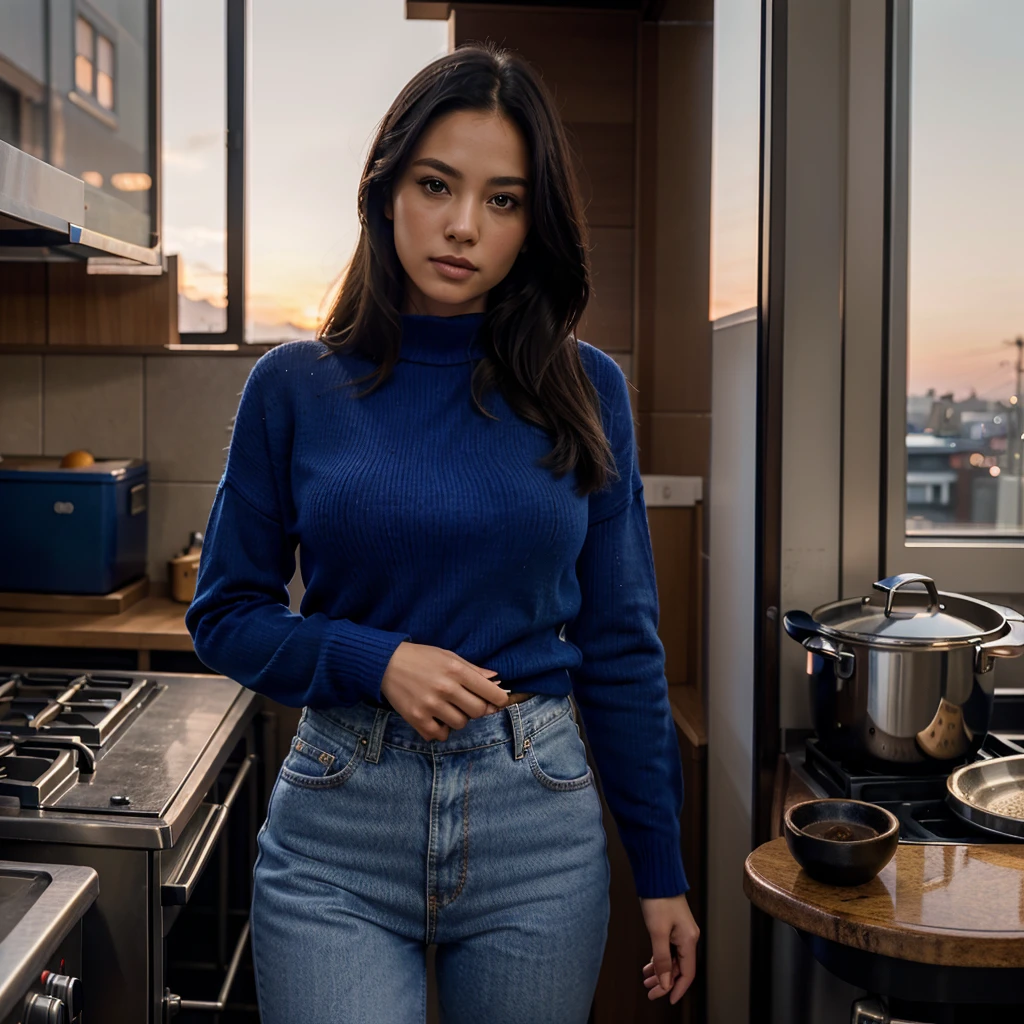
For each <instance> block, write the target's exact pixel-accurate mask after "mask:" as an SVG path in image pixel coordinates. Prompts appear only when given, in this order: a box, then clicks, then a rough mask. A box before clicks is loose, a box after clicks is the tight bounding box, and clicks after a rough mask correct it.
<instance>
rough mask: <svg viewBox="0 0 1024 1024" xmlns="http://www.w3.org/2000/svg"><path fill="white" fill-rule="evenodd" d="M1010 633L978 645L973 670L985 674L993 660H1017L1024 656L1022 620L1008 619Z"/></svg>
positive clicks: (1023, 624) (1023, 627) (1023, 623)
mask: <svg viewBox="0 0 1024 1024" xmlns="http://www.w3.org/2000/svg"><path fill="white" fill-rule="evenodd" d="M1007 625H1008V626H1009V627H1010V631H1009V632H1008V633H1006V634H1005V635H1004V636H1001V637H999V638H998V639H996V640H989V642H988V643H987V644H979V645H978V647H977V655H976V657H975V669H976V671H978V672H987V671H988V670H989V668H990V667H991V665H992V659H993V658H1019V657H1020V656H1021V655H1022V654H1024V619H1008V620H1007Z"/></svg>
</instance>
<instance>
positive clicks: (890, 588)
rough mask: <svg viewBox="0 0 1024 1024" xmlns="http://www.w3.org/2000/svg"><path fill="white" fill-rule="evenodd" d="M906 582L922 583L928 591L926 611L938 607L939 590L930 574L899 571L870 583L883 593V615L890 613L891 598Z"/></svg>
mask: <svg viewBox="0 0 1024 1024" xmlns="http://www.w3.org/2000/svg"><path fill="white" fill-rule="evenodd" d="M908 583H923V584H924V585H925V588H926V589H927V591H928V611H931V610H932V609H933V608H938V607H939V591H938V588H937V587H936V586H935V580H933V579H932V578H931V576H925V575H924V574H923V573H919V572H901V573H899V574H898V575H896V576H887V577H886V578H885V579H884V580H879V581H878V582H877V583H872V584H871V586H873V587H874V588H875V590H881V591H882V592H883V593H884V594H885V616H886V618H888V617H889V616H890V615H892V599H893V598H894V597H895V596H896V591H897V590H899V589H900V587H905V586H906V585H907V584H908Z"/></svg>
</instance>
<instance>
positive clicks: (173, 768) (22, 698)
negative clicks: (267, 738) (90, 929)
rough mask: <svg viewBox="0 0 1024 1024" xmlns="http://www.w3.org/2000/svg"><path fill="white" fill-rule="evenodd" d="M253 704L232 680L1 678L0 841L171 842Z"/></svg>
mask: <svg viewBox="0 0 1024 1024" xmlns="http://www.w3.org/2000/svg"><path fill="white" fill-rule="evenodd" d="M257 699H258V698H257V696H256V694H254V693H252V692H251V691H248V690H245V689H244V688H243V687H241V686H240V685H239V684H238V683H235V682H234V681H232V680H230V679H227V678H225V677H224V676H203V675H187V674H179V673H144V672H121V673H99V672H95V673H87V672H75V671H72V670H52V669H48V670H42V671H31V670H19V669H0V839H3V838H15V837H17V838H43V837H46V838H50V839H53V840H55V841H67V839H66V835H65V833H66V832H67V830H69V829H70V830H71V831H73V832H74V833H75V835H76V841H88V842H97V843H101V842H110V841H112V839H113V837H115V836H116V839H117V841H118V842H119V843H124V844H126V845H142V846H147V847H162V846H166V845H170V843H171V841H172V840H173V838H174V830H175V828H176V825H177V823H178V822H179V819H180V818H181V816H182V814H184V813H185V811H186V810H187V811H188V814H191V813H192V810H193V809H194V806H193V805H194V803H195V790H196V789H197V787H199V786H200V785H202V786H203V787H204V788H205V787H206V786H209V784H210V782H209V780H208V779H204V778H203V773H204V771H206V770H207V768H206V767H205V766H206V765H207V763H208V762H211V759H212V758H215V757H216V756H217V754H218V753H219V752H220V751H221V750H222V748H223V744H224V743H225V742H226V741H227V740H229V739H230V737H231V736H232V735H234V734H235V733H236V732H238V731H239V730H240V729H241V728H242V726H243V725H244V721H243V720H245V721H247V720H248V719H249V718H251V716H252V714H254V713H255V708H254V706H253V702H254V701H255V700H257ZM86 823H88V824H89V825H90V828H89V829H88V835H89V838H88V839H87V840H86V839H81V838H80V837H81V835H84V834H85V833H84V832H83V830H82V828H81V826H82V825H83V824H86ZM133 829H134V831H135V833H137V835H135V836H134V838H132V837H131V836H130V835H129V833H130V832H131V831H132V830H133Z"/></svg>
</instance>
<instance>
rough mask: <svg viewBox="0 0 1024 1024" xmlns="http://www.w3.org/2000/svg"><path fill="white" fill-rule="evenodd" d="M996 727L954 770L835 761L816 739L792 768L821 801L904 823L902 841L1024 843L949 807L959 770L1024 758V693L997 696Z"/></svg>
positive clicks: (795, 756) (795, 755)
mask: <svg viewBox="0 0 1024 1024" xmlns="http://www.w3.org/2000/svg"><path fill="white" fill-rule="evenodd" d="M993 728H994V729H995V731H993V732H990V733H989V734H988V735H987V736H986V737H985V741H984V743H983V744H982V746H981V749H980V750H979V751H978V752H977V754H975V755H974V756H973V757H970V758H964V759H961V760H959V761H957V762H956V763H954V764H950V765H949V766H940V765H922V766H919V767H916V768H914V769H907V768H903V769H902V770H901V771H899V772H895V771H890V770H886V769H884V768H868V767H865V766H864V765H861V764H855V763H851V762H844V761H842V760H840V759H837V758H834V757H832V756H830V755H829V754H828V752H827V751H825V750H824V749H822V747H821V744H820V743H819V741H818V740H817V738H815V737H813V736H811V737H809V738H807V739H806V740H805V741H804V745H803V749H802V750H799V749H798V750H795V751H791V752H790V753H789V754H787V755H786V756H787V758H788V760H789V763H790V769H791V770H792V771H794V772H795V773H796V774H797V775H798V776H799V778H800V779H801V780H802V781H803V782H804V783H805V784H806V785H807V787H808V788H809V789H810V790H811V792H812V793H813V794H814V795H815V796H816V797H819V798H824V797H846V798H849V799H852V800H866V801H867V802H868V803H873V804H877V805H878V806H879V807H884V808H886V810H889V811H891V812H892V813H893V814H894V815H896V817H897V818H898V819H899V823H900V841H901V842H904V843H950V844H953V843H955V844H975V843H1001V842H1007V843H1011V842H1018V843H1019V842H1020V840H1019V839H1015V838H1011V837H1010V836H1000V835H997V834H995V833H992V832H986V831H984V830H982V829H979V828H976V827H975V826H973V825H971V824H970V823H969V822H966V821H964V820H963V819H962V818H961V817H960V816H959V815H957V814H955V813H954V812H953V811H952V810H951V809H950V808H949V806H948V805H947V803H946V780H947V778H948V777H949V774H950V772H952V771H953V770H954V769H955V768H959V767H960V766H961V765H963V764H967V763H968V762H970V761H979V760H985V759H987V758H992V757H1008V756H1010V755H1013V754H1024V692H1022V691H1019V690H1004V691H999V690H997V691H996V698H995V711H994V714H993Z"/></svg>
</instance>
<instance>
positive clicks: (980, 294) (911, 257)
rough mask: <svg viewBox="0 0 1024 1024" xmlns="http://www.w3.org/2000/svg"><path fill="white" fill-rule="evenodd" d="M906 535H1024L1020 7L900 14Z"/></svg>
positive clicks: (1006, 2)
mask: <svg viewBox="0 0 1024 1024" xmlns="http://www.w3.org/2000/svg"><path fill="white" fill-rule="evenodd" d="M909 27H910V32H909V103H908V116H909V127H908V138H909V159H908V177H907V190H908V203H907V217H908V221H907V229H908V242H907V256H906V287H907V318H906V335H907V429H906V453H907V466H906V469H907V473H906V475H907V516H906V534H907V537H908V538H910V537H939V536H944V537H950V538H953V537H960V538H964V537H979V536H1001V537H1020V536H1024V500H1022V497H1024V491H1022V484H1024V473H1022V469H1021V464H1022V461H1024V459H1022V455H1024V417H1022V411H1024V379H1022V378H1024V341H1022V338H1021V336H1022V335H1024V305H1022V304H1021V294H1022V289H1024V248H1022V246H1021V239H1022V238H1024V192H1022V191H1021V188H1020V169H1021V167H1022V166H1024V132H1021V131H1020V130H1018V129H1016V128H1014V127H1013V126H1014V125H1019V124H1020V122H1021V111H1022V110H1024V79H1022V77H1021V74H1020V53H1021V51H1020V40H1021V39H1022V38H1024V4H1021V3H1020V2H1019V0H985V2H983V3H976V4H965V3H963V2H962V0H927V2H925V3H914V4H913V5H912V7H911V9H910V26H909Z"/></svg>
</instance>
